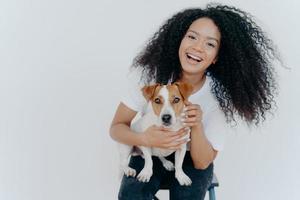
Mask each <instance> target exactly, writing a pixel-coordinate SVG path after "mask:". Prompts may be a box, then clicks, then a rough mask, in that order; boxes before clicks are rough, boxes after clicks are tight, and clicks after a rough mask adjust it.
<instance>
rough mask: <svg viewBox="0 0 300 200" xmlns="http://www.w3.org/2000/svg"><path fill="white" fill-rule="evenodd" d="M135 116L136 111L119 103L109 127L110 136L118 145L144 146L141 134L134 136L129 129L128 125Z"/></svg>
mask: <svg viewBox="0 0 300 200" xmlns="http://www.w3.org/2000/svg"><path fill="white" fill-rule="evenodd" d="M136 114H137V112H136V111H133V110H131V109H130V108H128V107H127V106H125V105H124V104H123V103H120V104H119V106H118V108H117V111H116V113H115V116H114V118H113V121H112V123H111V126H110V131H109V132H110V136H111V137H112V138H113V139H114V140H116V141H117V142H119V143H124V144H128V145H132V146H134V145H135V146H146V144H145V143H144V142H143V141H144V140H143V139H142V134H136V133H134V131H133V130H131V129H130V123H131V121H132V119H133V118H134V117H135V115H136Z"/></svg>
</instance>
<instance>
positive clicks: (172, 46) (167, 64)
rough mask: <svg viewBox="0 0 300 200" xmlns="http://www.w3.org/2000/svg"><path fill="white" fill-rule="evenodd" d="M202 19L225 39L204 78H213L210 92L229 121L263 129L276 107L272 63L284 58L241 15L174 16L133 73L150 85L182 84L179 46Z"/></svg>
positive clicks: (195, 12) (214, 7)
mask: <svg viewBox="0 0 300 200" xmlns="http://www.w3.org/2000/svg"><path fill="white" fill-rule="evenodd" d="M201 17H207V18H210V19H211V20H213V21H214V23H215V24H216V26H217V27H218V28H219V31H220V33H221V45H220V49H219V52H218V59H217V62H216V63H215V64H212V65H211V66H210V67H208V68H207V71H206V72H205V73H206V75H208V76H210V77H212V80H213V84H212V87H211V88H212V92H213V94H214V95H215V97H216V99H217V100H218V102H219V105H220V107H221V109H222V110H223V112H224V114H225V116H226V119H227V121H228V122H230V121H232V120H233V121H235V117H234V116H235V114H236V113H237V114H238V115H239V116H240V117H241V118H242V119H244V120H245V121H246V122H248V123H249V124H250V123H252V122H255V124H256V125H257V124H259V123H260V122H261V120H262V121H264V120H265V114H266V111H270V110H271V108H272V107H273V106H274V105H276V104H275V101H274V96H275V94H276V93H277V90H276V88H277V86H276V85H277V84H276V81H275V71H274V67H273V66H272V63H273V60H274V59H277V60H280V58H279V54H278V53H277V51H276V49H275V47H274V45H273V43H272V41H271V40H270V39H269V38H268V37H267V36H266V35H265V33H264V32H263V31H262V30H261V28H260V27H259V26H258V25H257V24H256V23H255V22H254V21H253V17H252V16H251V15H250V14H248V13H246V12H244V11H241V10H240V9H237V8H235V7H230V6H225V5H220V4H208V5H207V7H206V8H205V9H200V8H194V9H186V10H183V11H181V12H179V13H177V14H175V15H174V16H172V17H171V18H170V19H168V20H167V21H166V22H165V23H164V24H163V25H162V26H161V27H160V29H159V30H158V31H157V32H156V33H155V34H154V36H153V37H152V38H151V39H150V40H149V42H148V43H147V45H146V47H145V49H144V50H143V51H142V52H141V53H140V54H139V55H138V56H137V57H136V58H135V59H134V61H133V65H132V67H133V68H139V69H142V79H143V80H145V81H146V83H150V82H151V81H152V82H153V81H155V82H157V83H162V84H166V83H168V82H169V81H172V82H174V81H177V80H179V79H180V78H181V76H182V67H181V64H180V61H179V56H178V50H179V46H180V43H181V40H182V38H183V37H184V35H185V34H186V31H187V30H188V28H189V26H190V25H191V24H192V23H193V22H194V21H195V20H197V19H199V18H201Z"/></svg>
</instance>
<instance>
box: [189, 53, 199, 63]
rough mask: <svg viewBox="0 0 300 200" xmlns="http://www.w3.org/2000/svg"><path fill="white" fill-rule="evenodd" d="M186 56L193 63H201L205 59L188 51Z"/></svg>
mask: <svg viewBox="0 0 300 200" xmlns="http://www.w3.org/2000/svg"><path fill="white" fill-rule="evenodd" d="M186 56H187V58H188V61H189V62H192V64H194V63H200V62H201V61H202V60H203V59H202V58H200V57H199V56H195V55H193V54H190V53H186Z"/></svg>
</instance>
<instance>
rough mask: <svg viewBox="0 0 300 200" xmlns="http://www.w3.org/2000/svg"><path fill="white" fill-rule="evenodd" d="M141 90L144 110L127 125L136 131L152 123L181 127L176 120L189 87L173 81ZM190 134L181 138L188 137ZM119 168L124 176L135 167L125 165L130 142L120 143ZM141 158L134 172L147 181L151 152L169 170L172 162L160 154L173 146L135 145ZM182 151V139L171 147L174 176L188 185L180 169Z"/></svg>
mask: <svg viewBox="0 0 300 200" xmlns="http://www.w3.org/2000/svg"><path fill="white" fill-rule="evenodd" d="M142 90H143V94H144V96H145V98H146V99H147V101H148V108H147V110H148V112H147V113H145V115H143V116H142V117H141V118H140V119H139V120H137V121H136V122H135V123H133V124H132V125H131V129H132V130H134V131H135V132H137V133H143V132H144V131H145V130H146V129H147V128H149V127H150V126H152V125H157V126H165V127H167V128H169V129H171V130H172V131H177V130H179V129H180V128H182V127H183V126H182V122H181V120H180V118H181V113H182V111H183V108H184V106H185V105H184V102H185V100H187V98H188V96H189V95H190V94H191V91H192V87H191V86H190V85H188V84H185V83H175V84H172V85H164V86H161V85H158V84H156V85H153V86H146V87H144V88H143V89H142ZM189 137H190V134H187V135H186V136H185V137H184V138H181V139H188V138H189ZM119 148H120V149H119V150H120V156H121V166H120V167H121V171H122V172H124V173H125V175H127V176H135V175H136V171H135V170H134V169H132V168H130V167H129V166H128V157H129V156H130V154H131V153H132V149H133V148H132V146H129V145H125V144H120V145H119ZM139 149H140V150H141V151H142V153H143V157H144V159H145V165H144V168H143V169H142V171H141V172H140V173H139V175H138V176H137V178H138V180H139V181H142V182H148V181H149V180H150V178H151V176H152V174H153V171H152V167H153V162H152V158H151V156H152V155H154V156H157V157H159V159H160V160H161V162H162V163H163V166H164V167H165V168H166V169H167V170H169V171H171V170H174V164H173V163H172V162H170V161H168V160H167V159H165V158H164V157H166V156H169V155H171V154H172V153H173V152H174V150H169V149H161V148H151V147H143V146H139ZM185 153H186V143H184V144H182V145H181V147H180V149H179V150H177V151H175V177H176V178H177V180H178V182H179V183H180V185H190V184H191V183H192V181H191V179H190V178H189V177H188V176H187V175H186V174H185V173H184V172H183V170H182V163H183V160H184V156H185Z"/></svg>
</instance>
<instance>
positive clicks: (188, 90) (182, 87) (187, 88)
mask: <svg viewBox="0 0 300 200" xmlns="http://www.w3.org/2000/svg"><path fill="white" fill-rule="evenodd" d="M174 84H175V85H176V86H177V87H178V89H179V92H180V94H181V95H182V97H183V100H184V103H186V102H187V100H188V98H189V96H190V95H191V94H192V92H193V89H194V88H193V86H192V85H191V84H189V83H185V82H175V83H174Z"/></svg>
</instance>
